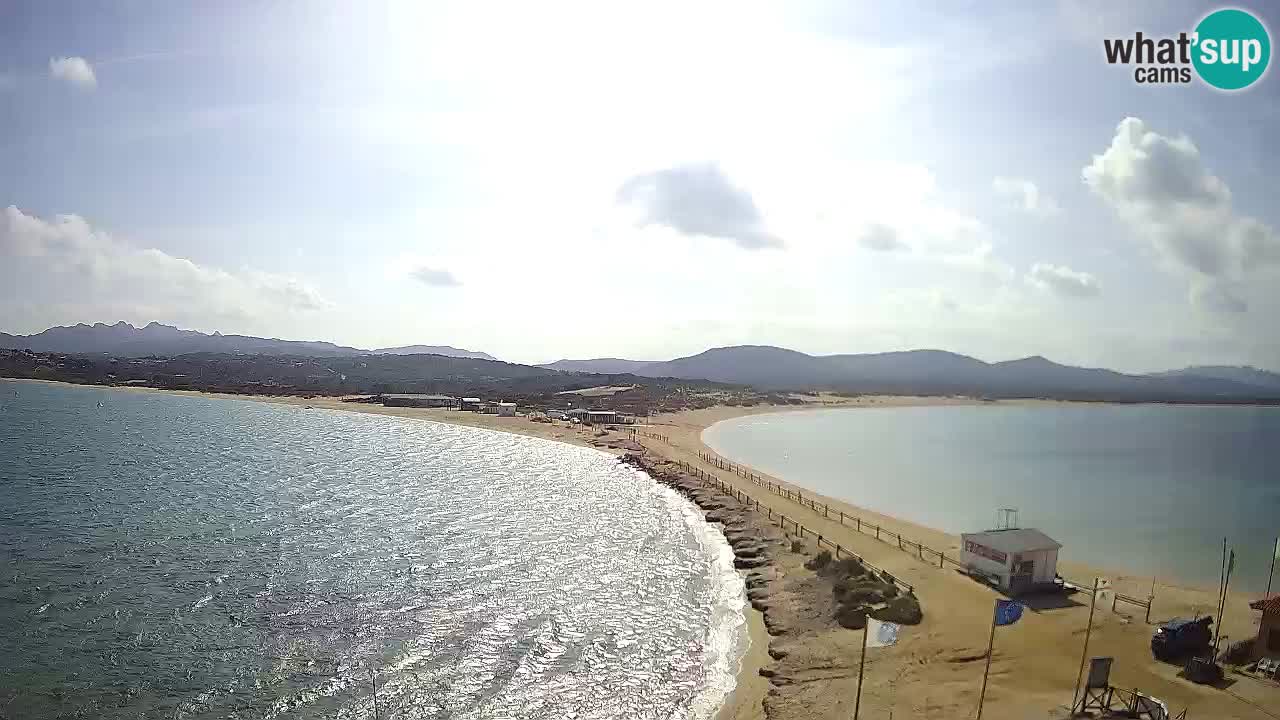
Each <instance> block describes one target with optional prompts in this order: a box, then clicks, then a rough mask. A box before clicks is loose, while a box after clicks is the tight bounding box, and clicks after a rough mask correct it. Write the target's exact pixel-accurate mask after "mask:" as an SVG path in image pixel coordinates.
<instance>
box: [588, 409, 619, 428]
mask: <svg viewBox="0 0 1280 720" xmlns="http://www.w3.org/2000/svg"><path fill="white" fill-rule="evenodd" d="M617 420H618V413H616V412H614V411H612V410H588V411H587V422H588V423H589V424H591V425H608V424H610V423H613V422H616V421H617Z"/></svg>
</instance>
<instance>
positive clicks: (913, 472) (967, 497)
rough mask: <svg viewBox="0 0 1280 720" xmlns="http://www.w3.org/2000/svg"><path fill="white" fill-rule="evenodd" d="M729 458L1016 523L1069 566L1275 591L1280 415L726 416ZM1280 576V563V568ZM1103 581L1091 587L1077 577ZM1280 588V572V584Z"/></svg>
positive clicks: (724, 445)
mask: <svg viewBox="0 0 1280 720" xmlns="http://www.w3.org/2000/svg"><path fill="white" fill-rule="evenodd" d="M703 440H704V441H705V442H706V443H707V444H708V445H710V446H711V447H712V448H713V449H715V450H716V451H717V452H718V453H720V454H721V455H723V456H725V457H728V458H731V459H733V460H735V461H738V462H741V463H745V464H748V465H751V466H753V467H755V468H757V469H759V470H762V471H764V472H767V473H769V474H771V475H775V476H777V477H781V478H785V479H787V480H788V481H791V482H794V483H796V484H798V485H800V486H803V487H806V488H809V489H811V490H815V491H817V492H820V493H823V494H825V495H829V496H832V497H836V498H839V499H841V500H846V501H848V502H851V503H855V504H857V505H859V506H862V507H866V508H869V509H872V510H875V511H878V512H882V513H886V514H889V515H893V516H895V517H900V518H903V519H906V520H910V521H913V522H916V523H920V524H923V525H927V526H930V527H935V528H939V529H942V530H946V531H949V532H952V533H960V532H972V531H976V530H984V529H989V528H993V527H999V526H1000V524H999V523H1000V522H1001V520H1002V519H1001V517H1000V515H999V514H998V509H999V508H1014V509H1016V511H1017V513H1016V519H1015V520H1014V523H1015V524H1017V525H1020V526H1022V527H1036V528H1039V529H1041V530H1043V531H1044V532H1046V533H1047V534H1048V535H1050V536H1051V537H1053V538H1054V539H1056V540H1057V541H1058V542H1060V543H1062V544H1063V549H1062V551H1061V555H1060V557H1061V559H1062V560H1065V561H1077V562H1082V563H1086V564H1089V565H1091V566H1093V567H1098V568H1103V569H1104V570H1107V571H1114V572H1124V573H1127V574H1138V575H1151V576H1152V578H1153V580H1154V581H1156V582H1158V583H1177V584H1184V585H1185V584H1190V585H1197V586H1207V587H1217V586H1218V582H1219V579H1220V578H1221V576H1222V573H1223V549H1222V548H1223V539H1224V537H1225V538H1226V539H1227V543H1228V545H1229V546H1230V548H1231V550H1233V551H1234V553H1235V566H1234V572H1233V573H1232V580H1231V587H1232V588H1233V589H1243V590H1248V591H1254V592H1259V593H1260V592H1262V591H1263V590H1264V589H1265V587H1266V585H1267V581H1268V576H1269V574H1270V571H1271V564H1272V559H1273V557H1274V549H1275V547H1276V537H1277V535H1278V534H1280V408H1275V407H1223V406H1171V405H1102V404H1099V405H1081V404H1039V405H1014V404H999V403H996V404H983V405H969V406H933V407H878V408H858V409H829V410H815V411H803V412H792V413H779V414H770V415H757V416H749V417H743V418H738V419H734V420H728V421H725V422H722V423H719V424H716V425H714V426H712V427H710V428H708V429H707V430H706V431H705V432H704V433H703ZM1277 574H1278V575H1280V568H1277ZM1072 579H1078V580H1081V581H1083V582H1089V581H1091V580H1092V578H1087V577H1086V578H1072ZM1276 587H1277V588H1280V578H1277V585H1276Z"/></svg>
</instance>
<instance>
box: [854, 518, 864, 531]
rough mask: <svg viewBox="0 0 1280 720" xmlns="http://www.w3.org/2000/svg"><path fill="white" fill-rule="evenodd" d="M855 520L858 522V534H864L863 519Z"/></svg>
mask: <svg viewBox="0 0 1280 720" xmlns="http://www.w3.org/2000/svg"><path fill="white" fill-rule="evenodd" d="M854 520H857V521H858V532H862V518H860V517H855V518H854Z"/></svg>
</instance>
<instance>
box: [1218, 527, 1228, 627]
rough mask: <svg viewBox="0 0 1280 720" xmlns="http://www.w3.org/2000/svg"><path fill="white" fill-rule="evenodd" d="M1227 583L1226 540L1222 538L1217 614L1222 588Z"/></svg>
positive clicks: (1219, 607)
mask: <svg viewBox="0 0 1280 720" xmlns="http://www.w3.org/2000/svg"><path fill="white" fill-rule="evenodd" d="M1226 582H1227V539H1226V538H1225V537H1224V538H1222V573H1221V574H1220V575H1218V608H1217V609H1218V614H1219V615H1221V614H1222V586H1223V585H1225V584H1226Z"/></svg>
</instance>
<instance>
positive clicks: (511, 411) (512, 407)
mask: <svg viewBox="0 0 1280 720" xmlns="http://www.w3.org/2000/svg"><path fill="white" fill-rule="evenodd" d="M515 415H516V404H515V403H512V402H500V403H498V417H515Z"/></svg>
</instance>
